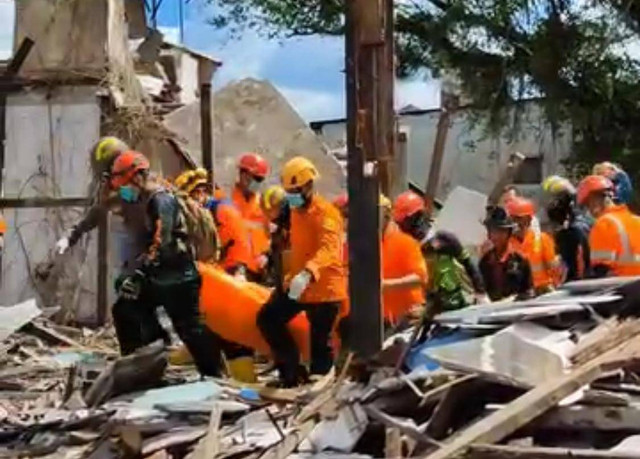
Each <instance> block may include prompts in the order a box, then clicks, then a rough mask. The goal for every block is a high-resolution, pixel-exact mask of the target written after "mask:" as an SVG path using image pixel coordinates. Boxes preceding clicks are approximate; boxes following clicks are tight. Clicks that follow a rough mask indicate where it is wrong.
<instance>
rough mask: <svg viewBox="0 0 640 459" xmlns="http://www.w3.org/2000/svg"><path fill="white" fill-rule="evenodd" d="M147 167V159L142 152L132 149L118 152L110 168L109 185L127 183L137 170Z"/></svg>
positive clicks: (118, 185)
mask: <svg viewBox="0 0 640 459" xmlns="http://www.w3.org/2000/svg"><path fill="white" fill-rule="evenodd" d="M149 168H150V165H149V160H148V159H147V158H146V157H145V156H144V155H143V154H142V153H139V152H137V151H133V150H129V151H125V152H124V153H120V154H119V155H118V157H117V158H116V160H115V161H114V163H113V166H112V168H111V186H112V187H113V188H119V187H121V186H124V185H127V184H128V183H129V182H130V181H131V179H133V177H134V176H135V175H136V174H137V173H138V172H140V171H144V170H149Z"/></svg>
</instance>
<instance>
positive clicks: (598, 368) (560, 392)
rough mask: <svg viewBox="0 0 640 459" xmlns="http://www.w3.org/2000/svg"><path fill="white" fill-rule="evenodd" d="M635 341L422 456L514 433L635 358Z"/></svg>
mask: <svg viewBox="0 0 640 459" xmlns="http://www.w3.org/2000/svg"><path fill="white" fill-rule="evenodd" d="M638 344H639V343H638V342H637V340H631V341H629V342H626V343H623V344H621V345H619V346H617V347H615V348H614V349H612V350H610V351H608V352H606V353H605V354H603V355H601V356H599V357H598V358H596V359H594V360H592V361H590V362H588V363H585V364H584V365H582V366H580V367H577V368H575V369H574V370H573V371H571V372H570V373H568V374H566V375H563V376H560V377H558V378H555V379H552V380H550V381H548V382H547V383H545V384H542V385H539V386H538V387H535V388H534V389H531V390H530V391H529V392H527V393H525V394H524V395H522V396H520V397H518V398H517V399H515V400H514V401H513V402H511V403H509V404H508V405H506V406H505V408H504V409H502V410H499V411H496V412H495V413H493V414H492V415H489V416H488V417H486V418H484V419H482V420H480V421H478V422H476V423H475V424H473V425H471V426H470V427H469V428H467V429H465V430H464V431H462V432H460V434H459V435H457V436H456V438H454V439H453V440H452V441H451V442H450V443H448V444H446V445H444V446H443V447H442V448H440V449H438V450H436V451H435V452H434V453H433V454H430V455H428V456H426V457H427V458H428V459H445V458H450V457H455V456H456V455H460V454H463V453H464V452H466V450H467V449H468V448H469V446H470V445H471V444H473V443H495V442H498V441H500V440H502V439H503V438H504V437H506V436H507V435H509V434H511V433H513V432H515V431H516V430H518V429H519V428H520V427H522V426H524V425H526V424H527V423H529V422H530V421H532V420H533V419H535V418H537V417H538V416H540V415H541V414H543V413H545V412H546V411H547V410H549V409H550V408H552V407H553V406H555V405H556V404H557V403H558V402H559V401H560V400H562V399H563V398H565V397H567V396H568V395H571V394H573V393H574V392H576V391H577V390H578V389H580V388H581V387H582V386H584V385H586V384H588V383H590V382H591V381H593V380H594V379H596V378H597V377H598V376H600V375H601V374H602V373H603V372H604V371H607V370H609V369H613V368H615V367H618V366H620V365H621V364H622V363H623V362H625V361H626V360H628V359H632V358H637V357H638V356H639V355H640V349H639V346H638Z"/></svg>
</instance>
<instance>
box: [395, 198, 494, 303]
mask: <svg viewBox="0 0 640 459" xmlns="http://www.w3.org/2000/svg"><path fill="white" fill-rule="evenodd" d="M393 219H394V220H395V222H396V224H397V225H398V226H399V227H400V229H401V230H402V231H404V232H405V233H408V234H410V235H411V236H413V237H414V239H416V240H417V241H419V242H420V243H421V246H422V252H423V254H424V255H425V257H426V258H427V260H428V261H429V262H430V263H429V265H430V266H429V273H430V284H432V288H431V291H430V292H429V293H430V294H431V298H432V300H433V302H434V307H435V308H436V309H437V310H439V309H442V310H453V309H460V308H464V307H466V306H468V303H467V300H466V298H465V296H464V293H463V278H462V275H461V274H462V273H461V272H460V269H459V266H462V268H463V269H464V271H465V273H466V274H467V275H468V277H469V279H470V280H471V284H472V287H473V291H474V294H475V297H476V302H478V303H485V302H487V301H488V298H487V296H486V292H485V288H484V284H483V282H482V277H481V275H480V272H479V271H478V268H477V267H476V266H475V265H474V263H473V261H472V260H471V256H470V254H469V252H468V251H467V250H466V249H465V248H464V247H463V246H462V244H461V243H460V240H459V239H458V238H457V237H456V236H455V235H454V234H452V233H449V232H447V231H437V232H435V233H433V234H428V233H429V220H428V219H427V217H426V214H425V205H424V200H423V199H422V198H421V197H420V196H418V195H417V194H416V193H413V192H412V191H406V192H404V193H402V194H400V195H399V196H398V197H397V198H396V201H395V203H394V207H393Z"/></svg>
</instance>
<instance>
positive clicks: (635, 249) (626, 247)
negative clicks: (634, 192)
mask: <svg viewBox="0 0 640 459" xmlns="http://www.w3.org/2000/svg"><path fill="white" fill-rule="evenodd" d="M589 246H590V248H591V265H592V266H596V265H605V266H607V267H609V269H610V270H611V273H612V274H613V275H614V276H638V275H640V217H638V216H637V215H635V214H633V213H632V212H631V211H630V210H629V209H628V208H627V206H624V205H622V206H612V207H610V208H608V209H607V210H606V211H605V213H604V215H602V216H600V217H599V218H598V219H597V220H596V222H595V224H594V225H593V228H592V229H591V233H590V234H589Z"/></svg>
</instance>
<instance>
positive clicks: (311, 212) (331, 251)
mask: <svg viewBox="0 0 640 459" xmlns="http://www.w3.org/2000/svg"><path fill="white" fill-rule="evenodd" d="M281 178H282V185H283V187H284V189H285V191H286V193H287V195H286V196H287V202H288V204H289V206H290V208H291V228H290V235H289V238H290V242H291V260H290V267H289V270H288V276H287V278H288V282H287V286H288V289H287V291H286V293H280V292H278V291H276V292H275V293H274V295H273V296H272V297H271V298H270V299H269V301H268V302H267V304H265V305H264V307H263V308H262V309H261V311H260V313H259V314H258V319H257V324H258V327H259V328H260V331H261V332H262V334H263V336H264V338H265V340H266V341H267V342H268V343H269V346H270V347H271V349H272V351H273V355H274V359H275V361H276V365H277V367H278V369H279V372H280V380H281V383H282V384H283V385H284V386H287V387H292V386H296V385H297V384H298V383H300V382H303V381H304V380H305V379H306V370H305V369H304V368H303V367H301V366H300V365H299V361H300V354H299V350H298V348H297V346H296V344H295V342H294V340H293V338H292V337H291V334H290V332H289V331H288V329H287V327H286V325H287V323H288V322H289V321H290V320H291V319H293V318H294V317H295V316H296V315H298V314H299V313H301V312H303V311H305V312H306V313H307V317H308V319H309V322H310V325H311V334H310V337H311V366H310V371H311V373H312V374H326V373H328V372H329V371H330V370H331V368H332V366H333V351H332V349H331V346H330V345H329V335H330V332H331V329H332V327H333V325H334V322H335V319H336V315H337V313H338V309H339V307H340V303H341V302H342V301H343V300H345V298H346V296H347V294H346V280H345V274H344V267H343V264H342V244H343V237H344V235H343V234H344V228H343V222H342V217H341V216H340V213H339V212H338V210H337V209H336V208H335V207H334V206H333V205H332V204H331V203H330V202H328V201H326V200H325V199H324V198H322V197H321V196H320V195H318V194H317V193H316V192H315V191H314V185H315V182H316V180H318V178H319V174H318V171H317V170H316V168H315V166H314V165H313V164H312V163H311V162H310V161H309V160H307V159H305V158H303V157H296V158H293V159H291V160H290V161H289V162H287V163H286V164H285V166H284V168H283V170H282V177H281Z"/></svg>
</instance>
